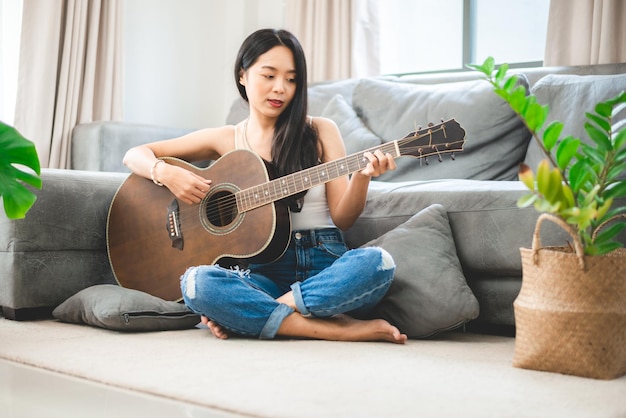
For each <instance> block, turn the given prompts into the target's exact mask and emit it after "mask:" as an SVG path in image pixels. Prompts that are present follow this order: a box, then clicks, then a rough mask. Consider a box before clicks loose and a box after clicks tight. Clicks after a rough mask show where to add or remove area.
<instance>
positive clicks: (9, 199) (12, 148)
mask: <svg viewBox="0 0 626 418" xmlns="http://www.w3.org/2000/svg"><path fill="white" fill-rule="evenodd" d="M20 166H22V167H20ZM24 168H27V169H30V170H24ZM40 174H41V167H40V165H39V157H38V156H37V150H36V148H35V144H34V143H33V142H31V141H29V140H28V139H26V138H24V137H23V136H22V135H21V134H20V133H19V132H18V131H17V130H16V129H15V128H13V127H11V126H9V125H6V124H4V123H2V122H0V196H2V202H3V204H4V211H5V213H6V215H7V216H8V217H9V218H11V219H20V218H23V217H24V216H25V215H26V212H28V210H29V209H30V207H31V206H32V205H33V203H34V202H35V200H36V198H37V197H36V196H35V194H34V193H33V192H32V191H31V190H29V189H28V188H26V187H24V185H23V184H24V183H26V184H29V185H31V186H33V187H36V188H41V178H40V177H39V175H40Z"/></svg>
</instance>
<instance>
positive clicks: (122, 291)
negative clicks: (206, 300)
mask: <svg viewBox="0 0 626 418" xmlns="http://www.w3.org/2000/svg"><path fill="white" fill-rule="evenodd" d="M52 315H53V316H54V317H55V318H56V319H58V320H60V321H63V322H70V323H75V324H86V325H92V326H95V327H99V328H106V329H111V330H116V331H166V330H177V329H189V328H193V327H194V326H195V325H197V324H198V323H199V322H200V316H199V315H198V314H196V313H194V312H192V311H191V310H189V308H187V307H186V306H185V305H184V304H181V303H176V302H169V301H165V300H163V299H160V298H157V297H155V296H152V295H149V294H147V293H144V292H140V291H138V290H133V289H126V288H123V287H121V286H117V285H106V284H105V285H95V286H91V287H88V288H86V289H83V290H81V291H80V292H78V293H77V294H75V295H74V296H71V297H70V298H68V299H67V300H66V301H65V302H63V303H62V304H60V305H59V306H57V307H56V308H55V309H54V311H53V312H52Z"/></svg>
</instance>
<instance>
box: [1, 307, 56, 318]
mask: <svg viewBox="0 0 626 418" xmlns="http://www.w3.org/2000/svg"><path fill="white" fill-rule="evenodd" d="M52 311H53V308H50V307H47V308H19V309H14V308H9V307H7V306H3V307H2V316H4V317H5V318H6V319H11V320H13V321H32V320H36V319H48V318H51V317H52Z"/></svg>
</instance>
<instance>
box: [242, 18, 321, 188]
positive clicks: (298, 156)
mask: <svg viewBox="0 0 626 418" xmlns="http://www.w3.org/2000/svg"><path fill="white" fill-rule="evenodd" d="M276 46H285V47H287V48H289V50H291V53H292V54H293V59H294V61H295V65H296V77H295V80H296V92H295V95H294V97H293V100H292V101H291V103H290V104H289V106H288V107H287V108H286V109H285V110H284V111H283V112H282V113H281V114H280V116H279V117H278V120H277V121H276V127H275V129H274V141H273V143H272V165H273V166H274V169H275V170H276V175H277V176H279V177H280V176H284V175H287V174H291V173H294V172H296V171H300V170H303V169H305V168H309V167H312V166H314V165H316V164H317V163H318V161H319V155H318V148H317V142H318V133H317V131H316V130H315V129H314V128H313V127H312V126H311V124H310V123H307V120H306V118H307V100H308V95H307V68H306V59H305V57H304V51H303V50H302V45H300V42H299V41H298V39H297V38H296V37H295V36H294V35H293V34H292V33H291V32H289V31H286V30H282V29H260V30H257V31H256V32H253V33H252V34H251V35H249V36H248V37H247V38H246V40H245V41H244V42H243V44H242V45H241V48H239V53H238V54H237V59H236V61H235V68H234V70H235V84H236V85H237V89H238V90H239V94H240V95H241V97H242V98H243V99H244V100H245V101H246V102H247V101H248V96H247V94H246V88H245V86H242V85H241V84H240V83H239V79H240V77H241V74H242V72H245V71H247V70H248V69H249V68H250V67H251V66H252V65H254V63H255V62H256V60H257V59H258V58H259V56H261V55H263V54H265V53H266V52H267V51H269V50H270V49H272V48H274V47H276ZM302 195H303V194H301V195H299V196H295V198H296V199H297V198H299V197H301V196H302Z"/></svg>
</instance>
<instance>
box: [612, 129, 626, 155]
mask: <svg viewBox="0 0 626 418" xmlns="http://www.w3.org/2000/svg"><path fill="white" fill-rule="evenodd" d="M613 144H614V149H616V150H621V149H622V147H623V146H624V145H626V128H625V129H620V130H619V131H618V132H617V134H616V135H615V138H613Z"/></svg>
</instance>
